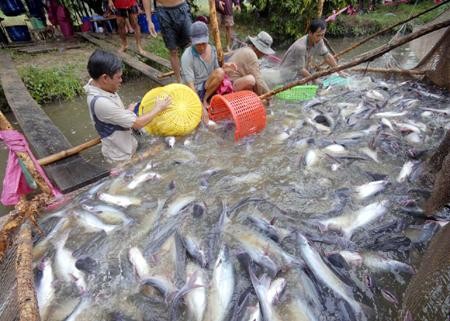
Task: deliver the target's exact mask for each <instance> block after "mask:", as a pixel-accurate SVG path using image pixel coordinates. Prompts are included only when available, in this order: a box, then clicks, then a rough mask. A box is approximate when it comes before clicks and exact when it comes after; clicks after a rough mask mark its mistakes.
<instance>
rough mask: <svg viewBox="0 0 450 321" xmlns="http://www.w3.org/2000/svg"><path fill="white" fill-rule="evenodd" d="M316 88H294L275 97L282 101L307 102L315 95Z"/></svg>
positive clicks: (304, 86) (305, 86)
mask: <svg viewBox="0 0 450 321" xmlns="http://www.w3.org/2000/svg"><path fill="white" fill-rule="evenodd" d="M278 88H279V87H278ZM317 88H319V86H317V85H301V86H295V87H292V88H291V89H288V90H285V91H282V92H280V93H278V94H276V97H278V98H280V99H284V100H308V99H312V98H313V97H314V96H315V95H316V92H317Z"/></svg>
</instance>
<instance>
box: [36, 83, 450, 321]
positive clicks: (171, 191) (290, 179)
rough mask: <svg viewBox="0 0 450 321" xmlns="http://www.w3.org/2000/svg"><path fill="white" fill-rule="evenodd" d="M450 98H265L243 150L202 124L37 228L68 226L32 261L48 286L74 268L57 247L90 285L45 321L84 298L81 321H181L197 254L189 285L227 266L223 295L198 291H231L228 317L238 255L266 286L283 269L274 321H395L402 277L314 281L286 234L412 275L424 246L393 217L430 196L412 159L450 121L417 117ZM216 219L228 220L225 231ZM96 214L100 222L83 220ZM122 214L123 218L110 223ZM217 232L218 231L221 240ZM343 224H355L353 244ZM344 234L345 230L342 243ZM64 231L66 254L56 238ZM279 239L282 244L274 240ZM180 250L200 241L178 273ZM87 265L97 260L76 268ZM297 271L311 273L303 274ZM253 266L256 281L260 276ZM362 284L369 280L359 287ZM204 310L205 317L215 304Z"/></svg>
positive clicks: (393, 94) (399, 88) (73, 288)
mask: <svg viewBox="0 0 450 321" xmlns="http://www.w3.org/2000/svg"><path fill="white" fill-rule="evenodd" d="M447 101H448V94H445V93H442V92H438V91H436V92H429V90H428V89H427V88H424V87H421V86H420V85H418V84H416V83H413V82H406V83H394V82H389V83H386V82H380V81H378V82H373V81H372V80H371V79H370V78H368V77H365V78H356V77H355V78H353V79H352V80H351V82H350V84H349V85H348V86H347V87H334V88H329V89H324V90H321V91H320V93H319V95H318V97H316V99H314V100H311V101H307V102H304V103H302V102H286V101H281V100H277V99H274V100H273V101H272V102H271V106H270V107H269V108H268V109H267V112H268V117H267V128H266V129H265V130H264V131H263V132H262V133H261V134H258V135H256V136H252V137H249V138H246V139H243V140H242V141H240V142H238V143H235V142H234V141H233V132H232V126H230V125H229V124H222V125H219V126H218V127H216V128H215V129H214V128H213V129H210V130H207V129H206V128H204V127H200V128H199V129H198V130H197V131H196V132H195V133H193V134H192V135H191V136H188V137H184V138H178V139H177V142H176V144H175V146H174V148H172V149H171V148H168V147H166V148H164V150H163V151H162V152H161V153H159V154H158V155H155V156H154V157H153V158H152V159H148V160H145V161H143V162H142V163H141V164H138V165H136V166H134V167H133V168H128V169H127V170H126V172H124V173H122V174H121V175H119V176H117V177H112V178H109V179H106V180H104V181H103V183H101V184H100V185H96V186H97V188H96V189H95V187H94V189H91V190H88V191H87V192H84V193H81V194H80V195H78V197H77V199H76V200H74V201H73V202H72V203H70V204H69V205H68V206H66V207H64V208H62V209H61V210H60V211H59V212H57V213H56V215H54V218H50V219H49V221H48V222H47V223H46V224H48V223H49V222H50V223H53V224H55V223H56V222H60V220H61V218H60V217H61V216H63V217H65V218H64V220H67V225H65V227H63V228H62V229H61V230H60V232H59V233H58V235H59V236H56V237H54V240H53V241H52V243H53V244H54V245H50V244H49V245H47V246H43V247H42V251H40V254H41V255H43V257H48V258H49V259H50V260H51V262H52V263H53V267H54V273H55V277H56V278H58V279H63V276H64V275H66V274H67V273H70V271H74V270H73V269H74V267H73V264H75V263H70V262H69V261H68V262H67V264H65V265H64V264H62V265H61V264H59V265H58V263H57V262H58V260H59V259H58V258H59V257H60V256H61V255H62V249H63V248H64V249H69V253H71V252H73V253H74V254H73V255H74V257H75V258H74V260H75V259H82V260H83V261H82V262H84V263H83V264H82V266H80V265H79V264H78V266H80V268H82V270H83V271H84V272H83V274H82V277H83V278H85V281H86V288H87V289H83V291H82V292H84V294H83V295H82V296H80V284H79V282H75V283H74V282H73V281H70V279H69V281H66V282H62V283H60V284H59V285H58V286H56V287H55V291H56V292H55V297H56V299H55V300H54V303H52V304H51V308H50V311H51V312H50V313H49V317H48V320H58V317H60V316H61V315H63V314H64V313H62V312H61V310H64V311H66V312H65V313H67V311H72V310H74V309H75V308H74V307H75V306H78V305H77V304H80V302H86V301H82V300H88V301H87V302H88V303H86V304H85V305H87V306H88V307H89V308H88V309H84V310H81V311H80V314H79V317H78V318H77V320H121V319H120V318H119V317H121V318H122V319H124V318H125V316H126V317H127V318H129V319H132V320H147V319H148V318H147V317H148V316H151V315H158V320H168V319H169V314H170V313H175V312H176V311H175V312H174V311H173V310H170V309H169V308H168V306H167V303H168V302H170V298H172V297H173V292H172V291H174V289H175V288H180V287H181V286H182V285H183V284H184V283H185V282H186V279H187V278H189V277H192V275H193V274H192V266H191V265H192V264H194V263H193V262H194V261H196V260H197V261H198V260H199V257H203V256H202V254H201V253H204V257H206V258H207V260H208V264H207V265H206V267H204V268H201V267H200V265H196V266H194V268H193V269H194V271H199V272H198V273H197V274H195V275H196V277H198V276H199V275H201V274H202V273H205V275H206V278H207V280H211V278H212V276H213V271H214V270H215V269H216V271H218V272H216V273H219V271H220V273H224V274H223V275H229V273H230V271H228V270H227V266H228V265H226V263H227V262H230V264H231V266H232V270H233V271H234V272H231V273H232V275H233V278H234V280H235V281H232V279H231V277H226V278H220V277H218V279H217V280H219V281H220V282H221V283H220V285H219V288H218V289H214V288H212V286H213V285H212V284H213V283H214V282H209V281H207V282H205V283H204V284H205V286H206V291H207V293H208V296H207V299H206V302H209V301H208V300H209V298H210V297H213V294H214V293H216V291H222V290H223V291H225V292H227V291H229V290H230V288H231V293H233V297H232V303H230V305H229V306H228V307H227V308H226V309H225V310H226V311H228V313H230V314H232V313H233V312H234V311H235V306H234V303H236V301H237V300H238V299H239V297H240V296H241V295H242V294H243V292H244V290H245V289H246V288H247V287H249V286H250V285H251V283H250V279H249V277H248V275H247V272H246V268H245V265H244V267H243V265H242V263H239V260H238V257H241V256H240V255H241V254H242V253H243V251H245V252H247V253H249V254H250V256H251V257H252V259H253V260H254V261H256V262H258V264H257V266H264V267H265V269H264V270H265V271H267V272H268V273H269V274H271V275H273V274H274V273H271V272H274V271H275V272H277V271H279V272H278V274H277V276H278V277H282V278H284V279H285V280H286V281H287V285H286V292H285V294H284V295H283V296H282V297H281V298H280V300H279V301H277V305H276V306H275V307H274V311H275V313H276V314H277V315H279V316H287V315H292V314H293V313H299V312H298V311H299V310H298V306H297V305H296V304H298V302H300V301H301V300H304V299H305V298H304V296H305V293H309V294H308V295H309V296H312V298H310V299H311V300H312V301H314V304H315V305H310V306H309V307H310V310H311V311H313V315H314V317H315V318H316V319H320V320H353V315H355V314H356V315H358V314H359V313H361V312H360V311H359V310H360V309H362V306H368V307H370V309H369V310H371V311H372V312H371V313H368V311H366V310H365V309H363V311H364V314H366V313H367V314H366V316H367V319H369V320H395V319H397V318H398V307H396V306H395V305H394V304H393V303H390V302H392V301H393V300H394V299H395V300H399V301H401V298H402V293H403V291H404V289H405V286H406V283H407V281H408V279H409V278H410V274H408V273H405V272H400V271H403V270H392V271H391V270H390V268H389V267H384V268H383V267H377V268H373V267H372V268H370V264H369V261H365V262H364V264H362V265H358V266H354V265H351V264H350V265H349V266H347V267H343V265H340V267H339V265H336V266H334V267H333V269H332V270H329V271H326V273H328V274H329V273H332V274H333V273H337V274H339V276H340V277H342V278H343V279H344V280H346V281H345V283H346V284H347V285H345V284H343V283H341V282H342V281H339V282H336V283H326V282H325V281H324V280H323V279H322V278H321V275H322V273H323V274H324V275H325V274H326V273H325V272H323V271H322V270H321V268H322V269H323V268H324V266H319V267H318V266H315V265H311V264H310V263H311V261H309V258H310V257H309V256H307V255H306V254H305V252H304V251H303V250H302V246H303V245H304V244H303V243H301V242H299V239H298V238H296V237H295V233H292V232H293V231H298V232H301V233H302V234H303V235H305V236H306V237H307V238H308V239H310V240H311V243H310V245H311V246H312V247H313V249H314V251H318V253H320V255H321V256H322V257H323V260H325V261H326V262H328V260H327V259H325V256H323V255H324V254H328V255H329V254H332V253H336V252H337V251H342V250H349V251H358V252H360V253H361V254H364V255H368V257H372V255H381V256H382V257H383V258H384V259H386V260H388V259H390V260H396V261H399V262H402V263H405V264H409V265H412V266H414V267H417V266H418V262H419V260H420V256H421V251H422V250H423V244H425V243H426V242H425V243H414V242H413V241H411V240H410V239H408V238H406V237H405V236H403V230H404V229H405V226H408V225H409V224H411V223H416V222H415V220H413V219H412V218H410V217H409V216H408V215H405V214H404V212H403V211H402V210H401V208H402V206H403V205H402V204H406V203H407V202H409V200H411V199H415V200H417V201H418V202H420V201H422V200H423V196H421V195H419V194H416V192H414V191H417V190H420V189H422V188H426V186H423V185H422V184H421V183H420V180H418V177H419V176H420V168H421V160H420V159H411V158H410V157H411V155H412V154H414V153H417V152H418V151H420V150H421V149H422V148H423V146H430V147H432V146H435V145H436V144H437V143H438V142H439V139H440V138H441V137H442V134H443V130H442V127H443V126H445V125H446V124H447V123H448V117H447V116H446V115H445V114H440V113H431V112H426V111H425V110H424V109H422V108H428V107H431V108H437V109H439V108H446V107H447V106H446V103H447ZM399 115H400V116H399ZM150 141H151V142H152V143H153V144H159V143H163V142H162V140H160V139H151V140H150ZM150 141H149V142H150ZM369 147H370V148H369ZM408 162H410V163H408ZM405 164H411V166H409V165H405ZM402 168H405V169H404V170H403V171H401V169H402ZM408 168H410V170H407V169H408ZM151 172H154V173H157V174H158V175H160V177H158V175H154V174H151ZM150 174H151V175H150ZM374 180H385V181H387V182H389V184H383V185H381V188H380V189H379V190H377V191H375V192H370V193H369V192H367V194H364V195H359V196H358V194H357V193H356V191H357V190H356V189H355V187H356V186H360V185H362V184H365V183H369V182H371V181H374ZM382 201H383V202H382ZM377 202H380V203H378V204H383V206H387V211H382V212H380V213H375V212H373V211H372V210H370V208H371V207H370V206H368V205H370V204H377ZM381 202H382V203H381ZM100 206H102V208H100ZM358 211H363V212H358ZM116 212H119V213H120V214H117V213H116ZM114 213H115V214H114ZM222 213H228V214H229V217H228V219H225V220H224V221H223V223H221V224H220V223H219V222H220V220H219V217H220V216H221V214H222ZM355 213H359V214H361V216H353V219H349V220H346V221H345V222H346V225H345V226H339V224H340V223H339V222H338V221H337V222H335V223H333V224H328V223H327V221H326V220H327V219H331V218H334V217H339V216H345V215H347V216H349V215H356V214H355ZM95 215H98V216H97V218H98V220H95V219H93V218H92V216H95ZM119 215H124V216H126V218H127V220H123V219H118V218H117V217H118V216H119ZM112 217H114V219H111V218H112ZM130 219H131V222H129V220H130ZM255 219H259V222H261V221H263V222H270V223H269V224H268V225H269V226H271V227H270V228H268V230H267V231H266V232H265V233H261V230H262V229H264V227H263V226H264V224H259V223H256V222H258V221H257V220H256V221H255ZM126 222H129V223H128V224H127V223H126ZM419 223H420V222H419ZM46 224H44V225H46ZM219 225H220V226H222V231H223V232H217V230H216V227H217V226H219ZM348 225H351V226H353V225H354V226H355V228H354V229H352V230H351V233H350V234H349V233H348V228H349V226H348ZM339 230H346V231H347V236H348V238H345V237H342V235H341V233H340V232H339ZM268 231H271V233H270V234H267V233H268ZM216 232H217V233H218V234H216ZM66 233H69V234H68V240H67V242H65V243H64V241H63V240H61V239H60V237H61V235H67V234H66ZM274 233H275V234H276V235H278V237H277V239H276V240H274V239H272V240H270V239H269V238H268V236H271V237H273V236H274ZM217 235H219V236H220V237H218V238H216V236H217ZM350 235H351V237H350ZM279 236H283V237H282V238H280V237H279ZM179 237H181V238H182V239H183V241H181V243H180V242H178V241H177V240H178V238H179ZM284 237H286V238H284ZM188 240H190V241H188ZM277 242H278V243H277ZM177 244H178V245H177ZM180 244H184V245H185V246H186V247H189V246H188V244H190V246H192V244H197V245H198V246H199V248H200V250H201V251H200V252H195V251H194V250H192V251H193V252H192V253H191V254H190V256H188V258H187V262H189V263H188V265H187V266H186V265H185V264H186V260H185V259H184V255H185V252H184V250H182V252H179V251H180ZM221 244H226V247H227V248H228V249H229V253H228V254H229V257H228V256H226V255H225V256H224V257H223V258H222V259H221V260H219V261H217V262H216V258H217V253H218V252H219V250H220V248H221ZM302 244H303V245H302ZM133 247H136V248H137V249H138V250H139V251H136V250H132V251H130V249H132V248H133ZM138 253H142V256H143V259H140V256H139V254H138ZM195 253H197V254H198V255H196V254H195ZM199 253H200V254H199ZM40 258H41V256H38V257H36V258H35V259H36V260H40ZM87 258H90V260H88V261H89V262H91V263H92V262H93V263H92V264H87V263H85V262H86V259H87ZM258 258H259V259H260V260H259V261H258ZM305 260H308V261H307V262H306V265H307V266H308V267H307V268H306V270H307V273H306V274H304V271H303V270H302V269H299V265H300V266H301V265H302V263H301V262H303V261H305ZM199 262H201V260H200V261H199ZM330 262H331V260H330ZM71 264H72V265H71ZM85 264H87V265H88V266H87V267H86V266H85ZM196 264H200V263H196ZM217 264H218V266H219V267H220V266H221V269H219V268H217V267H215V266H216V265H217ZM397 264H398V263H397ZM189 266H190V267H189ZM317 268H318V269H317ZM190 269H191V270H190ZM255 269H256V272H257V274H258V276H261V274H260V272H261V269H260V268H258V267H255ZM189 271H191V272H189ZM330 271H331V272H330ZM405 271H408V270H407V269H406V270H405ZM77 273H78V272H77ZM299 275H300V276H299ZM368 276H370V280H372V281H371V282H370V283H365V280H367V277H368ZM139 278H141V280H140V279H139ZM305 278H307V279H305ZM77 280H79V279H77ZM307 280H308V281H307ZM372 283H375V284H376V286H375V287H374V286H372V285H371V284H372ZM152 285H153V286H152ZM300 285H302V286H303V287H304V288H306V289H307V290H301V289H300ZM154 286H156V287H157V288H158V289H159V290H155V288H154ZM348 287H349V289H350V291H348V289H347V288H348ZM339 288H341V289H340V290H339ZM86 290H87V291H86ZM305 291H306V292H305ZM161 292H162V293H161ZM344 292H345V293H347V294H346V296H344V295H343V294H342V293H344ZM339 293H341V294H339ZM164 296H165V298H164ZM392 297H393V298H394V299H392ZM81 298H83V299H81ZM311 300H310V301H311ZM256 301H257V299H256V297H255V295H254V294H251V295H250V297H249V301H248V303H247V304H246V305H245V306H244V308H249V309H251V306H252V305H253V304H255V303H256ZM74 302H75V304H74ZM187 302H188V301H186V305H185V304H181V305H180V307H179V311H178V313H179V316H178V317H177V318H175V320H188V316H187V314H188V312H187V309H189V305H188V304H187ZM196 302H198V301H196ZM211 302H212V301H211ZM345 302H347V303H348V304H347V303H345ZM355 302H357V303H355ZM206 304H208V303H206ZM209 304H210V307H209V308H210V309H211V306H214V305H212V303H209ZM308 304H312V303H308ZM360 305H361V306H360ZM82 306H84V305H82ZM216 308H218V307H216ZM296 311H297V312H296ZM358 311H359V312H358ZM217 313H219V312H217ZM303 313H305V312H303ZM66 315H67V314H66ZM296 315H297V317H299V315H298V314H296ZM57 316H58V317H57ZM230 317H231V315H228V316H227V317H224V320H229V318H230ZM281 319H283V317H281ZM357 319H359V320H362V319H364V318H363V317H362V316H361V315H359V317H357ZM200 320H201V319H200ZM311 320H312V319H311Z"/></svg>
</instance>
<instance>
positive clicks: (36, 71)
mask: <svg viewBox="0 0 450 321" xmlns="http://www.w3.org/2000/svg"><path fill="white" fill-rule="evenodd" d="M20 74H21V76H22V79H23V81H24V83H25V85H26V86H27V88H28V90H29V91H30V93H31V96H32V97H33V99H34V100H36V101H37V102H38V103H39V104H44V103H48V102H51V101H54V100H58V99H60V100H70V99H73V98H75V97H77V96H78V95H80V94H81V93H82V91H83V88H82V86H81V82H80V80H79V79H78V78H77V76H76V74H75V66H74V65H67V66H64V67H53V68H50V69H40V68H37V67H35V66H31V67H26V68H24V69H22V70H21V71H20Z"/></svg>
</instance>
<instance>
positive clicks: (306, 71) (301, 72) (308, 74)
mask: <svg viewBox="0 0 450 321" xmlns="http://www.w3.org/2000/svg"><path fill="white" fill-rule="evenodd" d="M300 75H302V77H303V78H306V77H310V76H311V73H310V72H309V71H308V69H306V68H302V69H300Z"/></svg>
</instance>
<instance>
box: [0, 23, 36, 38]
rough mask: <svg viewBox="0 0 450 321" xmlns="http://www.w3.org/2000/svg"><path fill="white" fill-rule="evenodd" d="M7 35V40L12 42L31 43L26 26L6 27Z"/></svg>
mask: <svg viewBox="0 0 450 321" xmlns="http://www.w3.org/2000/svg"><path fill="white" fill-rule="evenodd" d="M5 29H6V32H7V33H8V36H9V39H11V40H12V41H13V42H20V41H31V36H30V32H29V31H28V26H26V25H23V26H8V27H5Z"/></svg>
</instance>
